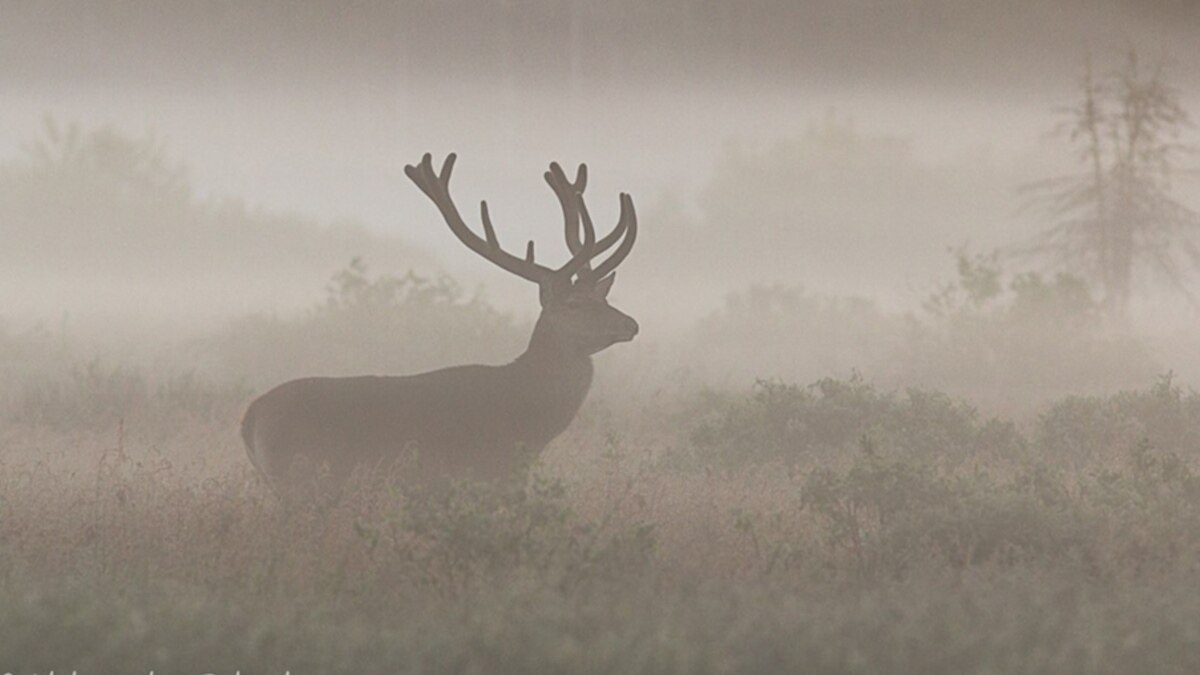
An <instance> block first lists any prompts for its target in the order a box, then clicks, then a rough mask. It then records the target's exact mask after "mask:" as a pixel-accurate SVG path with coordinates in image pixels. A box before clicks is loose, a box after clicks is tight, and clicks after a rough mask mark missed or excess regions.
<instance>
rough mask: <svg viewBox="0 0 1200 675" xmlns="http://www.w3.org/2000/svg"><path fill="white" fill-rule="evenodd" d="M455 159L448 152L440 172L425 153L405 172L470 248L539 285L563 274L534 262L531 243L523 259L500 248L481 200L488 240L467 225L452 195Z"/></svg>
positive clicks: (484, 229)
mask: <svg viewBox="0 0 1200 675" xmlns="http://www.w3.org/2000/svg"><path fill="white" fill-rule="evenodd" d="M456 158H457V156H456V155H455V154H454V153H450V154H449V155H447V156H446V160H445V161H444V162H443V163H442V170H441V172H440V173H439V172H435V171H434V170H433V156H432V155H431V154H430V153H425V155H424V156H423V157H422V158H421V163H420V164H418V165H417V166H413V165H411V164H410V165H407V166H405V167H404V173H405V175H407V176H408V177H409V179H410V180H412V182H413V183H416V185H417V187H418V188H420V189H421V192H424V193H425V196H427V197H429V199H430V201H432V202H433V203H434V205H435V206H437V208H438V211H440V212H441V214H442V218H443V219H444V220H445V221H446V225H448V226H449V227H450V231H451V232H453V233H454V236H456V237H458V240H459V241H461V242H462V243H463V244H465V245H466V246H467V248H469V249H471V250H472V251H475V252H476V253H478V254H479V255H481V256H483V257H484V258H487V259H488V260H490V261H492V262H493V263H494V264H496V265H497V266H498V267H500V268H501V269H504V270H506V271H508V272H511V273H512V274H515V275H517V276H519V277H521V278H523V279H528V280H529V281H533V282H535V283H538V284H541V283H543V282H545V281H548V280H549V279H550V277H553V276H557V275H558V274H560V273H561V272H556V271H555V270H552V269H550V268H548V267H544V266H542V265H539V264H537V263H536V262H534V260H533V247H532V246H530V247H529V248H528V249H527V250H526V254H525V258H524V259H522V258H518V257H517V256H515V255H512V254H511V253H508V252H507V251H505V250H504V249H502V248H500V243H499V241H498V240H497V239H496V231H495V228H493V227H492V220H491V216H490V215H489V213H488V208H487V202H481V204H480V214H481V218H482V220H483V231H484V236H485V237H486V239H485V238H481V237H480V236H479V235H477V234H475V233H474V232H472V231H471V228H470V227H468V226H467V224H466V222H464V221H463V219H462V216H461V215H460V214H459V212H458V208H457V207H456V206H455V205H454V200H453V199H451V198H450V174H451V173H452V172H453V170H454V161H455V159H456ZM531 243H532V242H531ZM568 264H569V263H568Z"/></svg>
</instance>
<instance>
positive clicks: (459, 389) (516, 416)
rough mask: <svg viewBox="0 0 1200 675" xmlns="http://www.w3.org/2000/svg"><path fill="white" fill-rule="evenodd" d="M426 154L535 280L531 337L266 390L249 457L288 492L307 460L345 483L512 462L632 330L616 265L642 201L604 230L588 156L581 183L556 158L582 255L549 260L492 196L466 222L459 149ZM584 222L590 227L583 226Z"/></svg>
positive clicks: (467, 238)
mask: <svg viewBox="0 0 1200 675" xmlns="http://www.w3.org/2000/svg"><path fill="white" fill-rule="evenodd" d="M430 162H431V160H430V157H429V155H426V156H425V158H424V160H423V161H422V163H421V165H420V166H419V167H407V171H408V174H409V177H410V178H412V179H413V181H414V182H416V183H417V185H418V186H419V187H421V189H422V190H423V191H424V192H425V193H426V194H427V195H428V196H430V198H431V199H432V200H433V201H434V202H435V204H437V206H438V207H439V209H440V210H441V211H442V214H443V216H444V217H445V219H446V221H447V223H448V224H449V225H450V227H451V230H453V231H454V232H455V234H456V235H457V236H458V237H459V239H460V240H463V242H464V243H466V244H467V245H468V246H469V247H471V248H472V249H473V250H475V251H476V252H479V253H480V254H481V255H484V257H487V258H488V259H489V260H492V261H493V262H495V263H496V264H497V265H500V266H501V267H503V268H505V269H507V270H509V271H511V272H513V273H515V274H519V275H521V276H523V277H525V278H528V279H530V280H533V281H537V283H538V286H539V291H540V293H539V295H540V298H541V302H542V313H541V316H540V317H539V318H538V321H537V324H536V326H535V327H534V331H533V336H532V337H531V338H530V341H529V347H528V348H527V349H526V350H525V352H524V353H523V354H521V355H520V356H519V357H517V358H516V359H515V360H514V361H512V362H511V363H508V364H506V365H502V366H489V365H465V366H455V367H450V368H443V369H440V370H435V371H431V372H427V373H421V374H417V375H408V376H394V377H380V376H362V377H337V378H331V377H308V378H303V379H298V380H292V381H290V382H286V383H284V384H281V385H279V386H277V387H275V388H274V389H272V390H270V391H268V392H267V393H266V394H264V395H262V396H261V397H259V398H258V399H256V400H255V401H254V402H253V403H251V404H250V407H249V408H248V409H247V411H246V415H245V417H244V418H243V420H242V438H243V439H244V441H245V443H246V448H247V452H248V454H249V455H250V459H251V461H252V462H253V463H254V465H255V467H256V468H257V469H258V470H259V472H260V473H261V474H262V475H263V476H264V477H265V478H266V479H267V481H268V483H270V484H271V485H272V487H274V488H275V489H276V490H277V491H280V490H287V488H288V487H289V484H290V483H293V482H295V481H297V480H307V479H308V478H310V477H311V475H309V474H301V475H297V468H298V467H307V468H310V469H317V468H320V469H321V474H320V475H323V476H325V477H326V478H328V479H330V480H331V481H332V483H333V484H334V486H340V485H341V484H342V483H344V481H345V480H346V479H347V478H348V477H349V476H350V475H351V474H352V473H354V471H355V470H356V469H365V470H368V471H376V470H390V469H391V467H392V466H394V465H397V464H399V463H400V462H399V460H404V461H403V463H402V466H398V467H397V468H398V470H399V471H401V472H402V473H401V474H400V475H399V476H398V477H399V478H400V479H401V480H402V481H403V482H408V483H410V484H411V483H414V482H415V483H419V484H423V485H428V484H439V483H444V482H445V481H447V480H450V479H455V478H476V479H495V478H502V477H505V476H508V475H512V474H513V473H514V472H516V471H517V470H518V469H519V468H521V467H522V466H524V465H526V464H528V462H530V461H531V460H532V459H533V458H534V457H536V456H537V455H538V454H539V453H540V452H541V451H542V449H543V448H544V447H545V446H546V444H548V443H549V442H550V441H551V440H553V439H554V438H555V437H556V436H558V435H559V434H561V433H562V432H563V431H564V430H565V429H566V428H567V426H568V425H569V424H570V423H571V420H572V419H573V418H574V417H575V414H576V413H577V412H578V410H579V407H580V406H581V405H582V404H583V401H584V398H585V397H586V396H587V392H588V389H589V387H590V386H591V382H592V373H593V368H592V360H591V355H592V354H594V353H596V352H598V351H600V350H602V349H604V348H606V347H608V346H609V345H611V344H613V343H615V342H623V341H628V340H632V339H633V337H634V336H635V335H636V334H637V331H638V326H637V322H636V321H634V320H633V319H632V318H630V317H629V316H626V315H625V314H623V313H621V312H620V311H618V310H617V309H615V308H613V307H611V306H610V305H609V304H608V303H607V301H606V297H607V294H608V291H609V289H610V288H611V286H612V282H613V278H614V276H613V274H612V269H613V268H614V267H615V266H616V264H618V263H619V262H620V261H621V259H623V258H624V256H625V255H627V254H628V252H629V249H630V247H631V246H632V243H633V238H634V236H635V235H636V217H635V216H634V215H633V206H632V202H631V201H630V200H629V199H628V196H626V195H622V200H621V206H622V210H621V220H620V222H619V223H618V225H617V227H616V229H615V230H614V231H613V232H612V233H611V234H610V235H609V236H607V237H605V238H604V239H603V240H600V241H597V240H596V238H595V233H594V231H593V229H592V224H591V220H590V217H589V216H588V214H587V211H586V208H585V207H584V206H583V202H582V191H583V187H584V184H585V181H586V173H585V167H582V166H581V167H580V171H579V174H578V176H577V178H576V181H575V182H573V183H572V182H570V181H568V180H567V179H566V177H565V175H563V174H562V171H561V169H559V168H558V166H557V165H551V170H550V171H549V172H547V174H546V180H547V182H549V183H550V185H551V187H552V188H554V190H555V192H556V194H557V195H558V196H559V200H560V201H561V203H562V205H563V214H564V221H565V226H566V231H567V244H568V247H569V248H570V250H571V252H572V258H571V260H570V261H569V262H568V263H567V264H566V265H564V266H563V267H562V268H559V269H557V270H551V269H549V268H545V267H542V266H540V265H538V264H536V263H534V261H533V251H532V244H530V247H529V251H528V253H527V254H526V257H525V258H524V259H520V258H516V257H515V256H511V255H509V254H507V253H505V252H503V251H502V250H501V249H500V248H499V244H498V243H497V241H496V238H495V234H494V232H493V230H492V226H491V223H490V220H489V218H488V215H487V209H486V204H485V205H484V206H483V211H482V212H483V219H484V230H485V234H486V237H487V238H486V239H480V238H479V237H478V236H477V235H474V234H473V233H472V232H470V230H469V229H467V228H466V225H465V224H464V223H463V222H462V220H461V217H460V216H459V215H458V212H457V209H455V207H454V206H453V203H452V202H451V201H450V198H449V192H448V184H449V176H450V170H451V167H452V166H453V162H454V156H453V155H450V157H448V158H447V161H446V164H445V166H444V167H443V169H442V172H441V173H440V174H438V173H435V172H434V171H433V168H432V165H431V163H430ZM580 227H582V229H583V237H582V238H580V237H579V232H578V229H577V228H580ZM618 240H620V241H621V246H620V247H619V248H618V250H617V252H616V253H615V254H613V255H612V256H611V257H610V258H609V259H607V260H606V261H604V263H602V264H601V265H600V266H598V267H597V268H596V269H595V270H593V269H592V268H591V266H590V260H591V258H592V257H594V256H595V255H597V254H598V253H600V252H602V251H603V250H605V249H606V248H609V247H611V246H612V245H613V244H614V243H616V242H617V241H618Z"/></svg>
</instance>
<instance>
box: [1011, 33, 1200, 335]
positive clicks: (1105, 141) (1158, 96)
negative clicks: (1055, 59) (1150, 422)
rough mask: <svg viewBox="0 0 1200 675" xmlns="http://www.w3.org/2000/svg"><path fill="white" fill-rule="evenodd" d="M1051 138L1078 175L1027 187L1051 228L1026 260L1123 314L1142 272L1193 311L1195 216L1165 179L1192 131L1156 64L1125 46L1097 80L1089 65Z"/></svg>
mask: <svg viewBox="0 0 1200 675" xmlns="http://www.w3.org/2000/svg"><path fill="white" fill-rule="evenodd" d="M1064 112H1065V113H1066V119H1065V120H1064V122H1063V123H1062V125H1061V126H1060V127H1059V129H1058V131H1059V133H1060V134H1061V135H1063V136H1065V137H1066V138H1067V140H1068V141H1069V142H1070V143H1071V144H1072V145H1073V146H1074V147H1075V149H1076V154H1075V159H1076V160H1077V162H1078V163H1079V165H1080V171H1079V172H1078V173H1075V174H1072V175H1068V176H1062V177H1059V178H1054V179H1050V180H1046V181H1040V182H1038V183H1034V184H1032V185H1031V186H1029V188H1030V190H1031V193H1032V195H1033V200H1032V201H1033V202H1034V203H1036V204H1037V205H1039V206H1042V207H1043V208H1045V210H1046V211H1047V213H1048V214H1049V216H1050V218H1051V220H1052V225H1051V226H1050V227H1049V229H1047V230H1046V231H1044V232H1043V233H1042V234H1041V235H1040V236H1039V237H1038V239H1037V240H1036V241H1035V243H1034V244H1033V245H1032V246H1030V247H1028V249H1026V252H1029V253H1035V254H1040V255H1048V256H1051V257H1053V258H1055V259H1056V261H1057V262H1058V263H1060V264H1063V265H1065V266H1067V267H1068V268H1070V269H1071V270H1072V271H1073V272H1076V273H1079V274H1081V275H1083V276H1084V277H1085V278H1087V279H1088V280H1089V281H1091V282H1092V283H1094V284H1096V285H1097V286H1098V287H1099V291H1100V292H1101V294H1102V299H1103V302H1104V305H1105V308H1106V309H1107V310H1108V311H1109V313H1110V314H1114V315H1120V314H1123V313H1124V312H1125V310H1126V308H1127V306H1128V303H1129V300H1130V297H1131V295H1132V292H1133V287H1134V283H1135V278H1136V277H1137V275H1138V274H1139V273H1140V272H1146V273H1149V274H1148V276H1151V277H1153V278H1155V279H1156V280H1157V281H1161V282H1166V283H1167V284H1168V285H1170V286H1171V287H1172V288H1173V289H1174V290H1175V291H1177V292H1179V293H1180V294H1181V295H1183V296H1184V297H1185V298H1186V299H1187V300H1188V301H1189V302H1190V303H1192V304H1193V306H1196V298H1195V296H1194V294H1193V293H1192V292H1191V291H1190V290H1189V288H1188V285H1187V281H1188V273H1189V272H1190V271H1191V270H1193V269H1194V268H1196V267H1197V266H1200V247H1198V246H1197V235H1200V214H1197V213H1196V212H1195V211H1193V210H1191V209H1190V208H1188V207H1187V206H1185V205H1183V204H1181V203H1180V202H1179V201H1177V200H1176V199H1174V197H1173V196H1172V190H1171V180H1172V178H1173V177H1174V176H1175V175H1177V173H1178V172H1179V162H1180V160H1181V158H1182V157H1184V156H1185V155H1187V154H1190V153H1192V152H1194V151H1195V147H1194V146H1192V145H1189V144H1188V143H1186V142H1185V141H1184V140H1183V132H1184V131H1185V130H1186V129H1188V128H1190V127H1191V126H1192V124H1191V119H1190V117H1189V116H1188V113H1187V110H1185V109H1184V107H1183V105H1182V103H1181V102H1180V98H1179V93H1178V91H1177V90H1176V89H1175V88H1174V87H1173V86H1171V85H1170V83H1168V81H1167V80H1166V77H1165V63H1164V60H1162V59H1160V60H1159V61H1157V62H1155V63H1154V64H1152V65H1149V66H1147V65H1146V64H1144V63H1143V62H1142V60H1141V59H1139V57H1138V54H1137V50H1136V49H1134V48H1130V49H1129V50H1128V51H1127V52H1126V54H1125V57H1124V60H1123V63H1122V65H1121V66H1120V67H1119V68H1118V69H1116V70H1114V71H1113V72H1111V73H1108V74H1107V75H1102V76H1097V75H1096V73H1095V71H1094V70H1093V67H1092V64H1091V61H1090V59H1089V61H1088V63H1087V65H1086V68H1085V70H1084V75H1083V78H1082V80H1081V82H1080V98H1079V102H1078V104H1077V105H1075V106H1074V107H1071V108H1067V109H1066V110H1065V111H1064Z"/></svg>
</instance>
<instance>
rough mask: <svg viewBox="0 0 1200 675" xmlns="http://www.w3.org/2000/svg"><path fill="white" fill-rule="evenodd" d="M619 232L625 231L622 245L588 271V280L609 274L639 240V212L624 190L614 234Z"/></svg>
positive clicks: (597, 279) (594, 279)
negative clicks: (619, 215)
mask: <svg viewBox="0 0 1200 675" xmlns="http://www.w3.org/2000/svg"><path fill="white" fill-rule="evenodd" d="M617 233H624V237H623V238H622V239H621V245H620V246H618V247H617V250H616V251H614V252H613V254H612V255H611V256H609V257H608V258H607V259H606V260H605V261H604V262H602V263H600V264H599V265H598V266H596V268H595V269H592V270H590V271H589V272H588V273H587V275H586V277H587V280H588V281H599V280H601V279H603V278H604V277H606V276H608V275H609V273H611V272H612V271H613V270H615V269H616V268H617V265H620V264H621V262H622V261H624V260H625V257H626V256H628V255H629V252H630V251H632V250H633V243H634V242H635V241H637V212H636V211H635V210H634V208H633V198H632V197H630V196H629V195H628V194H626V193H624V192H622V193H621V217H620V220H618V222H617V227H616V229H614V230H613V234H617ZM605 239H608V237H605ZM601 243H603V242H601Z"/></svg>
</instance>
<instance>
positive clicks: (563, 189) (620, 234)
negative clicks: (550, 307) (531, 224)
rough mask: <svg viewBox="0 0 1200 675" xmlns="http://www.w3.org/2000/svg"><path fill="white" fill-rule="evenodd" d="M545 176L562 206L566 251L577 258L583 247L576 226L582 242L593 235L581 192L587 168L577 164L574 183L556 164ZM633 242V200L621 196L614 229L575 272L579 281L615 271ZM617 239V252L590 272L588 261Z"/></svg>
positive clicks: (609, 246) (625, 195)
mask: <svg viewBox="0 0 1200 675" xmlns="http://www.w3.org/2000/svg"><path fill="white" fill-rule="evenodd" d="M545 177H546V182H547V183H548V184H549V185H550V188H551V189H552V190H554V193H555V195H557V196H558V201H559V203H561V204H562V210H563V221H564V225H565V228H566V239H567V248H568V249H570V251H571V253H572V254H573V255H577V254H579V253H580V252H581V251H582V250H583V248H584V244H583V243H582V242H580V240H579V227H580V226H582V227H583V232H584V238H585V240H586V239H587V238H588V237H594V236H595V227H594V226H593V225H592V216H591V214H590V213H589V212H588V209H587V204H586V203H585V202H584V201H583V191H584V189H585V188H586V187H587V165H586V164H580V165H579V169H578V170H576V172H575V181H574V182H572V181H570V180H568V179H567V176H566V174H565V173H564V172H563V170H562V167H561V166H559V165H558V163H557V162H552V163H551V164H550V170H549V171H547V172H546V174H545ZM636 239H637V213H635V212H634V210H633V200H632V199H631V198H630V197H629V195H627V194H625V193H621V216H620V218H619V219H618V220H617V226H616V227H615V228H613V231H612V232H609V233H608V234H607V235H606V236H605V237H604V238H603V239H601V240H600V241H598V242H596V245H595V250H593V251H592V254H591V256H589V258H588V260H587V261H586V262H585V263H584V264H583V266H582V267H580V269H579V273H578V274H579V280H580V281H581V282H584V283H594V282H596V281H598V280H600V279H603V278H604V277H605V276H606V275H607V274H608V273H610V272H612V271H613V270H614V269H616V267H617V265H619V264H621V261H622V260H624V259H625V256H627V255H629V251H630V250H632V249H633V242H634V241H635V240H636ZM618 240H620V241H621V246H620V247H618V248H617V251H616V252H615V253H613V255H612V256H610V257H609V258H608V259H607V260H605V261H604V262H603V263H601V264H600V266H599V267H597V268H596V269H595V270H593V269H592V268H591V264H590V263H591V259H592V258H594V257H595V256H597V255H599V254H601V253H603V252H605V251H607V250H608V249H609V248H612V245H613V244H615V243H617V241H618Z"/></svg>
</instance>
